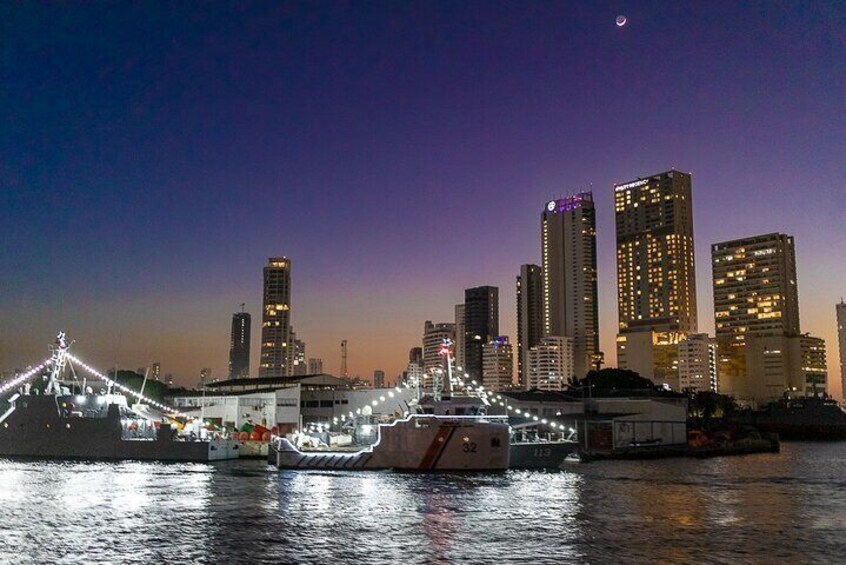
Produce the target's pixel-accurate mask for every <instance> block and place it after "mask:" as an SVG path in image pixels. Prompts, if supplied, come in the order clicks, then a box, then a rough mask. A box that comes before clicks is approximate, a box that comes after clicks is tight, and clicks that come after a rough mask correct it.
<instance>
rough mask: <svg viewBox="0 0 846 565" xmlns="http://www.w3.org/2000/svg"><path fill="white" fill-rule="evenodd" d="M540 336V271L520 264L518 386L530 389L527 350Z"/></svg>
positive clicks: (541, 296) (541, 289)
mask: <svg viewBox="0 0 846 565" xmlns="http://www.w3.org/2000/svg"><path fill="white" fill-rule="evenodd" d="M542 337H543V271H542V269H541V267H539V266H538V265H521V266H520V274H519V275H518V276H517V386H518V387H519V388H521V389H524V390H528V388H529V349H531V348H532V347H533V346H535V345H537V344H538V343H539V342H540V340H541V338H542Z"/></svg>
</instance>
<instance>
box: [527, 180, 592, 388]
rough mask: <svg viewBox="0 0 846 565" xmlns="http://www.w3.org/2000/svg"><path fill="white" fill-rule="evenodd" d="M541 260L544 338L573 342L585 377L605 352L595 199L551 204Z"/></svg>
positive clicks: (543, 217)
mask: <svg viewBox="0 0 846 565" xmlns="http://www.w3.org/2000/svg"><path fill="white" fill-rule="evenodd" d="M541 254H542V259H543V333H544V335H547V336H567V337H571V338H573V359H574V370H575V373H576V374H577V375H581V376H584V375H585V374H586V373H587V372H588V370H590V367H591V363H592V360H593V358H594V356H595V355H597V354H598V352H599V300H598V295H597V283H596V210H595V209H594V207H593V194H592V193H590V192H582V193H580V194H576V195H574V196H569V197H567V198H562V199H559V200H552V201H550V202H548V203H547V204H546V208H545V209H544V211H543V212H542V213H541ZM518 341H519V337H518Z"/></svg>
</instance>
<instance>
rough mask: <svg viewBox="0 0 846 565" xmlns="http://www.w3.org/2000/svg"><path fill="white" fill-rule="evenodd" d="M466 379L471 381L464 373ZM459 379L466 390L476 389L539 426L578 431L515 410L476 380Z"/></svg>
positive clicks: (526, 411) (529, 413) (506, 400)
mask: <svg viewBox="0 0 846 565" xmlns="http://www.w3.org/2000/svg"><path fill="white" fill-rule="evenodd" d="M464 377H466V379H469V378H470V375H468V374H467V373H464ZM457 378H458V379H459V380H460V381H461V385H462V386H463V387H464V388H465V389H466V390H469V391H470V392H473V391H474V389H475V391H476V392H478V393H480V395H481V396H483V397H485V398H491V399H493V401H494V402H496V403H497V404H499V405H500V406H503V407H505V408H506V409H507V410H509V411H510V412H513V413H514V414H516V415H517V416H521V417H523V418H526V419H527V420H531V421H533V422H538V423H539V424H543V425H544V426H549V427H550V428H552V429H553V430H562V431H565V430H566V431H570V432H575V431H576V430H575V429H574V428H573V427H571V426H568V425H567V424H562V423H560V422H556V421H554V420H548V419H547V418H539V417H538V416H535V415H533V414H531V412H529V410H520V409H519V408H515V407H514V406H512V405H511V404H508V399H507V398H505V397H503V396H502V395H500V394H498V393H495V392H491V393H489V392H488V391H486V390H485V387H484V386H482V385H479V384H477V383H476V381H475V380H471V381H470V383H468V382H467V380H466V379H465V378H462V377H460V376H458V377H457Z"/></svg>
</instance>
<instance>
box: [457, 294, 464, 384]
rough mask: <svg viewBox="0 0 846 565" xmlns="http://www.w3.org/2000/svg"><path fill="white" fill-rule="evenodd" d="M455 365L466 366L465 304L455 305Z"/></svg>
mask: <svg viewBox="0 0 846 565" xmlns="http://www.w3.org/2000/svg"><path fill="white" fill-rule="evenodd" d="M455 366H456V367H461V368H462V369H463V368H464V304H456V305H455Z"/></svg>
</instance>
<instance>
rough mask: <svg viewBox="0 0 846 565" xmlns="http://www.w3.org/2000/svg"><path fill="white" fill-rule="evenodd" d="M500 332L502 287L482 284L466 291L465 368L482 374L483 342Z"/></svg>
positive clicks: (473, 374)
mask: <svg viewBox="0 0 846 565" xmlns="http://www.w3.org/2000/svg"><path fill="white" fill-rule="evenodd" d="M498 335H499V289H498V288H497V287H495V286H479V287H475V288H468V289H467V290H465V291H464V371H465V372H466V373H467V374H469V375H470V377H471V378H472V379H475V380H481V378H482V346H483V345H484V344H485V343H487V342H489V341H491V340H492V339H494V338H495V337H497V336H498Z"/></svg>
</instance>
